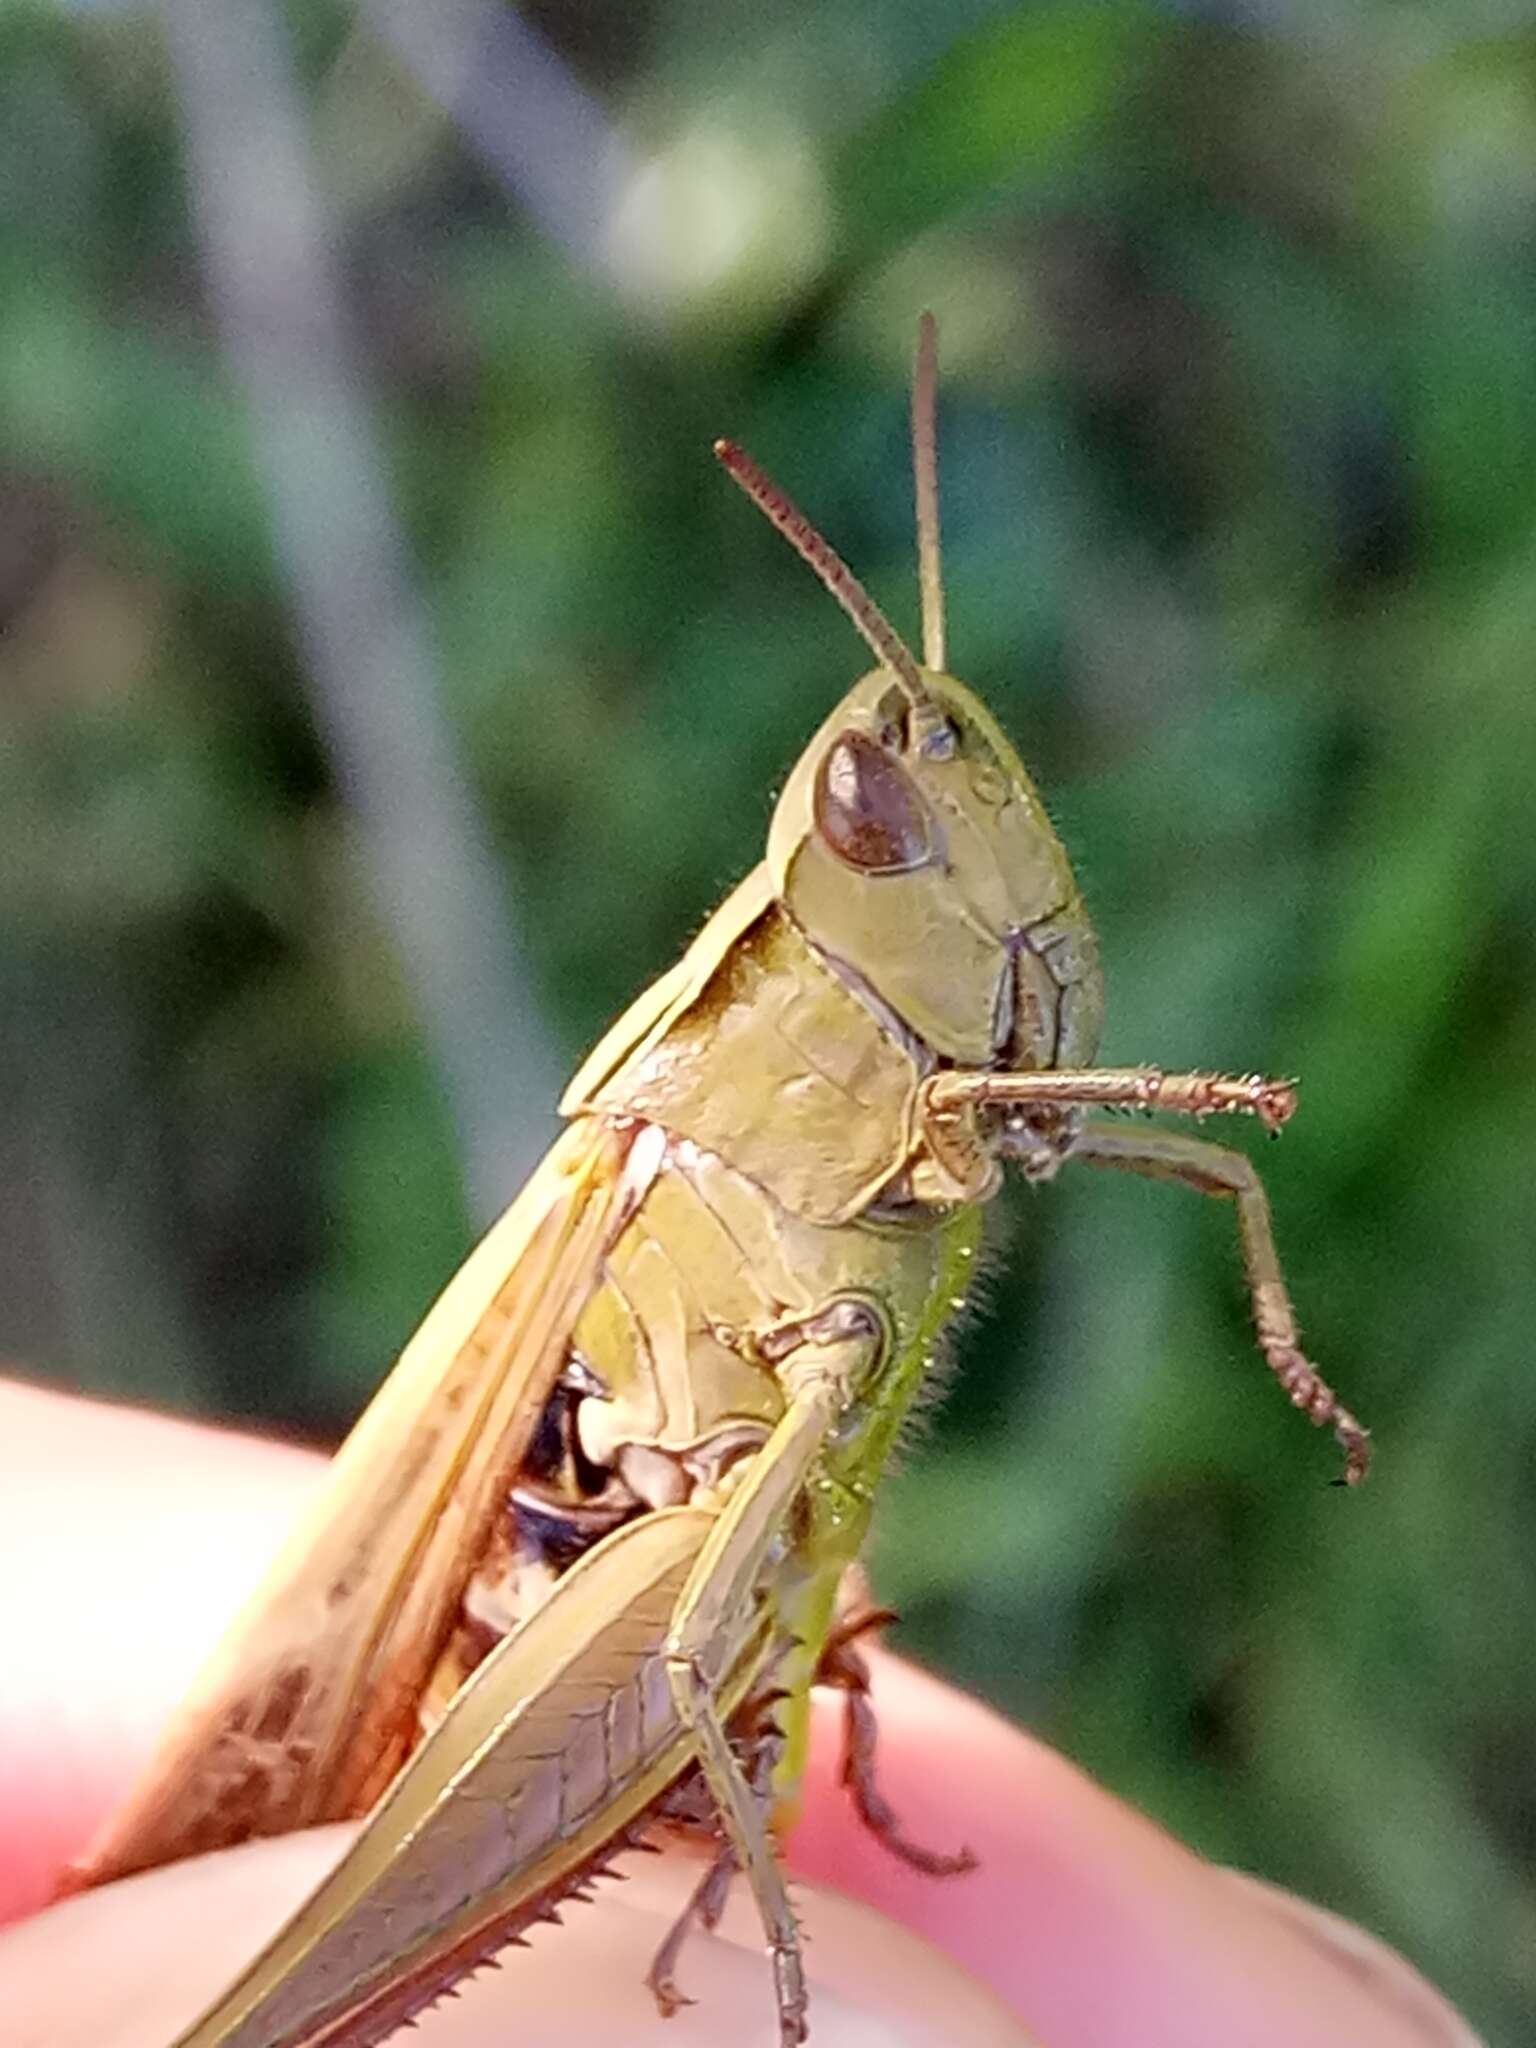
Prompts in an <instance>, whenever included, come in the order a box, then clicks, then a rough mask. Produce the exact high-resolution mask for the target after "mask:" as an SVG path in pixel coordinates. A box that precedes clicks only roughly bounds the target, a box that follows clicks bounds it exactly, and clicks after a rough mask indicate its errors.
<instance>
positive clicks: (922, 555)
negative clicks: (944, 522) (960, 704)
mask: <svg viewBox="0 0 1536 2048" xmlns="http://www.w3.org/2000/svg"><path fill="white" fill-rule="evenodd" d="M938 387H939V330H938V323H937V322H936V321H935V319H934V317H933V315H932V314H931V313H925V314H924V315H923V317H922V318H921V319H920V320H919V321H918V323H917V360H916V362H915V363H914V364H913V368H912V481H913V485H914V488H915V494H916V498H917V576H918V586H919V588H920V589H921V591H922V599H923V666H924V667H925V668H933V669H938V670H939V672H940V673H941V674H942V673H943V671H944V574H943V570H942V568H941V567H940V559H939V438H938V433H937V431H936V428H935V424H934V415H935V413H936V411H937V407H938Z"/></svg>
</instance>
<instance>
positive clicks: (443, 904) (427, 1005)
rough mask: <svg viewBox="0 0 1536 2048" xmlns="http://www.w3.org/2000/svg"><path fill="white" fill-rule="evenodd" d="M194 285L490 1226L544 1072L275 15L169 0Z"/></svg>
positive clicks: (388, 920) (232, 2)
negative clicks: (245, 429) (214, 333)
mask: <svg viewBox="0 0 1536 2048" xmlns="http://www.w3.org/2000/svg"><path fill="white" fill-rule="evenodd" d="M162 21H163V24H164V31H165V36H166V41H167V44H168V46H169V50H170V55H171V59H172V63H173V67H174V71H175V77H176V86H177V93H178V97H179V102H180V110H181V118H182V122H183V126H184V130H185V136H186V149H187V158H188V170H189V183H190V186H191V193H192V200H193V205H194V210H195V216H196V225H197V229H198V233H199V237H200V240H201V244H202V251H203V260H204V263H205V265H206V269H207V275H208V281H209V287H210V291H211V294H212V298H213V302H214V306H215V309H216V312H217V316H218V319H219V322H220V326H221V329H222V334H223V340H224V346H225V348H226V350H227V351H228V355H229V359H230V362H231V364H232V366H233V369H234V374H235V376H236V378H237V380H238V382H239V384H240V386H241V388H242V391H243V395H244V398H245V402H246V405H247V407H248V409H249V413H250V418H251V424H252V433H253V439H254V443H255V454H256V460H257V463H258V467H259V470H260V473H261V476H262V479H263V482H264V484H265V487H266V491H267V496H268V499H269V502H270V506H271V516H272V525H273V534H274V541H275V547H276V552H277V556H278V559H279V562H280V564H281V567H282V571H283V574H284V577H285V579H286V583H287V589H288V599H289V603H290V605H291V607H292V610H293V614H294V618H295V620H296V623H297V627H298V632H299V636H300V640H301V642H302V645H303V648H304V653H305V656H306V667H307V673H308V676H309V680H310V687H311V690H312V693H313V700H314V711H315V717H316V720H317V723H318V725H319V727H320V730H321V732H322V734H323V736H324V738H325V741H326V744H327V747H328V749H329V751H330V755H331V759H332V762H333V766H334V770H335V774H336V780H337V783H338V785H339V787H340V789H341V791H342V794H343V796H344V798H345V799H346V801H347V803H348V804H349V805H350V807H351V809H352V811H353V813H354V815H355V816H356V818H357V820H358V822H359V825H360V827H361V839H362V845H363V849H364V854H365V858H366V862H367V867H368V873H369V879H370V882H371V885H372V889H373V894H374V898H375V902H376V904H377V906H378V909H379V912H380V914H381V916H382V917H383V919H384V921H385V924H386V925H387V927H388V929H389V930H390V932H391V934H392V936H393V938H394V942H395V944H396V946H397V947H398V949H399V953H400V957H401V960H402V963H403V966H404V971H405V974H406V977H407V980H408V982H409V984H410V986H411V989H412V992H413V994H414V997H415V1000H416V1003H417V1006H418V1011H419V1014H420V1018H421V1022H422V1027H423V1030H424V1032H425V1034H426V1037H427V1040H428V1043H429V1046H430V1049H431V1052H432V1056H433V1059H434V1061H435V1063H436V1066H437V1069H438V1072H439V1074H440V1075H441V1077H442V1081H443V1085H444V1087H445V1088H446V1090H447V1093H448V1098H449V1103H450V1109H451V1114H452V1117H453V1121H454V1124H455V1127H456V1131H457V1136H458V1142H459V1147H460V1156H461V1158H462V1160H463V1162H464V1173H465V1180H466V1185H467V1193H468V1197H469V1201H470V1204H471V1207H472V1208H473V1210H474V1211H475V1212H476V1214H477V1216H478V1217H480V1218H482V1219H483V1218H484V1217H485V1216H487V1215H489V1214H490V1213H492V1212H493V1211H494V1210H495V1209H496V1208H497V1207H499V1206H500V1205H501V1203H503V1202H504V1201H505V1200H506V1197H507V1194H508V1192H509V1191H510V1189H512V1188H513V1187H515V1186H516V1184H517V1182H518V1181H519V1180H520V1179H521V1178H522V1177H523V1175H524V1174H525V1173H526V1172H527V1171H528V1169H529V1167H530V1166H531V1165H532V1164H533V1162H534V1159H535V1158H536V1156H537V1154H538V1152H539V1150H540V1149H541V1146H542V1144H543V1142H544V1138H545V1135H546V1134H545V1129H544V1118H543V1116H542V1115H541V1114H540V1113H539V1111H538V1110H536V1109H535V1108H534V1105H543V1104H546V1103H552V1102H553V1101H554V1099H555V1096H556V1093H557V1088H558V1077H559V1068H558V1065H557V1062H556V1060H555V1058H554V1056H553V1053H552V1050H551V1047H550V1045H549V1043H548V1041H547V1039H546V1036H545V1032H544V1028H543V1024H542V1020H541V1019H540V1017H539V1014H538V1012H537V1009H536V1007H535V1004H534V1001H533V998H532V994H531V991H530V987H529V978H528V974H527V970H526V968H525V966H524V963H523V959H522V955H521V948H520V946H519V944H518V942H517V939H516V936H515V934H514V933H513V931H512V929H511V928H510V924H509V919H508V913H507V909H506V906H505V903H504V901H503V895H502V889H501V884H500V881H499V878H498V875H497V869H496V861H495V857H494V852H493V849H492V846H491V843H490V838H489V835H488V833H487V831H486V828H485V825H484V823H483V820H482V819H481V816H480V814H479V812H478V810H477V807H476V805H475V802H474V799H473V796H472V794H471V788H470V781H469V776H468V773H467V769H466V767H465V764H464V762H463V760H462V759H461V758H460V756H459V752H458V749H457V745H456V742H455V739H454V735H453V733H452V732H451V730H450V729H449V727H448V725H447V722H446V721H445V719H444V717H443V715H442V711H441V708H440V699H439V690H438V680H437V675H436V670H435V662H434V657H433V652H432V649H431V645H430V635H429V632H428V628H427V623H426V620H425V617H424V615H423V610H422V607H421V604H420V602H419V599H418V597H417V595H416V592H415V590H414V589H413V587H412V579H411V574H410V570H409V567H408V564H407V562H406V559H405V549H404V546H403V543H402V540H401V536H400V534H399V531H398V528H397V526H396V523H395V520H394V517H393V514H392V511H391V507H390V499H389V491H388V486H387V482H386V478H385V473H384V464H383V461H382V457H381V452H380V448H379V443H378V436H377V434H376V431H375V428H374V423H373V419H372V416H371V412H370V407H369V403H368V399H367V397H366V395H365V391H364V386H363V379H362V375H361V372H360V368H359V365H358V363H357V361H356V358H355V354H354V351H353V348H352V346H351V343H350V338H349V335H348V332H347V323H346V319H345V317H344V313H343V308H342V303H341V293H340V290H339V288H338V284H337V279H336V274H335V263H334V255H333V251H332V248H331V239H332V238H331V234H330V232H329V227H328V223H327V221H326V219H325V215H324V208H323V203H322V200H321V197H320V195H319V193H318V191H317V189H316V186H315V183H314V180H313V178H312V176H311V174H310V169H309V165H308V161H307V152H306V146H305V138H304V134H303V129H302V124H301V116H300V109H299V102H298V96H297V93H296V90H295V86H294V80H293V75H292V69H291V65H290V61H289V56H288V51H287V48H286V46H285V42H284V29H283V24H282V22H281V19H280V17H279V15H278V12H277V10H276V8H275V7H274V6H273V5H272V4H271V0H165V4H164V6H163V8H162Z"/></svg>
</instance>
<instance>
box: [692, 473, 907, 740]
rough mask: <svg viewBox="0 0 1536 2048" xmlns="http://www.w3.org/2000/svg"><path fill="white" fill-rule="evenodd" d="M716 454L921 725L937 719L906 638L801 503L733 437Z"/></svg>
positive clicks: (730, 475) (734, 481) (729, 474)
mask: <svg viewBox="0 0 1536 2048" xmlns="http://www.w3.org/2000/svg"><path fill="white" fill-rule="evenodd" d="M715 454H716V456H717V457H718V458H719V461H720V464H721V466H722V468H723V469H724V470H725V472H726V474H727V475H728V476H729V477H730V478H731V480H732V482H733V483H737V484H739V485H740V486H741V488H742V490H744V491H745V492H746V494H747V496H748V497H749V498H750V499H751V500H752V502H753V504H754V505H755V506H756V507H757V509H758V510H759V512H761V513H762V514H763V516H764V518H765V519H767V521H768V523H769V525H770V526H774V527H777V529H778V531H779V532H780V533H782V534H783V536H784V538H785V539H786V540H787V541H788V542H789V544H790V546H791V547H792V548H793V549H794V550H795V552H796V554H797V555H799V556H800V558H801V559H802V560H803V561H805V562H808V563H809V564H810V566H811V568H812V569H814V570H815V572H816V575H817V578H818V580H819V581H820V583H821V585H822V587H823V589H825V590H827V591H830V593H831V594H832V596H833V597H835V598H836V599H837V601H838V603H839V604H840V605H841V606H842V608H843V610H844V611H845V612H846V613H847V615H848V617H849V619H850V620H852V622H853V625H854V627H855V628H856V630H857V631H858V632H859V633H860V634H861V635H862V636H863V639H864V640H865V642H866V644H867V645H868V646H869V648H870V650H871V651H872V653H873V654H874V657H875V659H876V660H877V661H878V662H879V664H880V666H881V667H882V668H888V669H889V670H890V671H891V673H892V674H893V675H894V676H895V678H896V680H897V681H898V682H899V683H900V685H901V687H902V689H903V690H904V691H905V692H906V695H907V700H908V702H909V703H910V704H911V706H912V711H913V714H914V718H915V720H916V722H917V723H918V724H919V726H921V727H926V726H928V725H931V724H937V723H939V722H941V721H942V719H943V713H942V712H941V711H940V710H939V707H938V706H937V705H936V704H935V703H934V701H933V699H932V697H931V696H930V695H929V694H928V690H927V687H926V686H925V684H924V682H923V679H922V675H921V674H920V672H919V670H918V666H917V663H916V662H915V661H914V660H913V658H912V654H911V651H910V650H909V648H908V647H907V644H906V642H905V641H904V640H903V639H902V637H901V635H900V634H899V633H898V632H897V631H896V628H895V627H894V626H893V625H892V624H891V622H890V620H889V619H888V618H887V617H886V616H885V614H884V612H883V611H881V609H880V607H879V606H878V605H877V604H876V603H875V600H874V599H873V598H872V597H871V596H870V594H869V592H868V591H867V590H866V589H865V588H864V586H863V584H862V583H861V582H860V581H859V579H858V577H857V576H855V575H854V573H853V571H852V570H851V569H850V568H849V567H848V564H847V563H846V562H845V561H844V560H843V558H842V556H841V555H839V554H838V552H837V550H836V549H835V548H834V547H833V546H832V544H831V542H830V541H826V540H823V539H822V537H821V535H820V534H819V533H818V532H817V531H816V529H815V527H814V526H812V524H811V522H810V521H809V519H807V518H806V516H805V514H804V513H803V512H802V511H801V510H800V508H799V506H798V505H796V504H795V503H794V501H793V500H792V499H790V498H788V497H786V496H785V494H784V492H783V491H781V490H780V489H779V487H778V485H777V484H776V483H775V482H774V481H773V479H772V478H771V477H770V476H769V475H768V474H767V472H766V471H764V470H761V469H759V468H758V466H757V464H756V463H755V462H754V461H753V460H752V458H751V456H750V455H748V454H747V452H746V450H745V449H744V448H738V447H737V446H736V443H735V442H734V441H717V442H716V443H715Z"/></svg>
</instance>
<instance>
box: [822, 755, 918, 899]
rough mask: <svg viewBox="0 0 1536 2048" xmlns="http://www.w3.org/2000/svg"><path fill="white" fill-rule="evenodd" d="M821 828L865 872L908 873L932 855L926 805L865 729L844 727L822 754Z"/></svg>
mask: <svg viewBox="0 0 1536 2048" xmlns="http://www.w3.org/2000/svg"><path fill="white" fill-rule="evenodd" d="M816 829H817V830H818V831H819V832H820V834H821V836H822V838H823V839H825V841H826V842H827V844H828V846H830V847H831V849H832V851H833V852H834V853H835V854H836V855H837V857H838V859H839V860H840V861H843V862H845V863H846V864H847V865H848V866H849V867H851V868H857V869H858V870H859V872H860V873H861V874H866V875H899V874H905V873H907V872H908V871H909V870H910V869H912V868H920V867H922V866H923V865H924V864H925V862H927V861H928V860H929V859H931V858H932V854H933V833H932V830H931V827H930V824H929V819H928V811H927V807H926V806H925V805H924V803H923V800H922V798H921V797H920V796H919V795H918V793H917V791H916V789H915V788H914V787H913V784H912V781H911V778H910V777H909V776H908V775H907V773H906V771H905V770H904V769H903V768H901V767H900V766H899V765H898V763H896V762H895V761H893V760H892V759H891V757H890V755H889V754H887V753H886V752H885V750H884V749H883V748H882V747H879V746H877V745H876V744H875V742H874V741H873V740H872V739H868V738H866V737H865V735H864V734H863V733H861V732H845V733H844V734H843V735H842V736H841V738H839V739H836V740H834V741H833V743H832V745H831V746H830V747H829V748H828V749H827V751H826V753H825V755H824V756H823V757H822V763H821V766H820V768H819V769H818V770H817V772H816Z"/></svg>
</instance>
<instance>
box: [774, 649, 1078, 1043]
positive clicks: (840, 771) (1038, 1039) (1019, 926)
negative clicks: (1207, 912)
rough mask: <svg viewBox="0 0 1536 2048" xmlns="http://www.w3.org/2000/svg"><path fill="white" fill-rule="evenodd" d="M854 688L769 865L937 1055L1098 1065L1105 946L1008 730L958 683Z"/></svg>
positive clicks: (814, 923)
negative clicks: (917, 689) (916, 690)
mask: <svg viewBox="0 0 1536 2048" xmlns="http://www.w3.org/2000/svg"><path fill="white" fill-rule="evenodd" d="M916 673H917V676H918V678H919V680H920V684H921V688H922V693H923V695H922V698H921V699H920V700H918V701H916V702H914V700H913V699H912V697H911V696H910V694H909V690H910V685H909V684H908V683H907V682H905V681H903V679H901V678H900V677H898V676H896V675H895V674H893V673H892V672H891V671H890V670H889V669H877V670H875V671H874V672H873V673H872V674H870V675H867V676H865V677H864V678H863V679H862V680H861V681H860V682H858V683H856V684H855V685H854V687H853V689H852V690H850V691H849V693H848V695H847V696H846V697H845V698H844V699H843V701H842V703H841V704H839V705H838V707H837V709H836V710H835V711H834V712H833V714H832V716H831V717H830V718H829V719H828V720H827V722H826V724H825V725H824V726H823V727H822V728H821V730H820V732H819V733H817V735H816V737H815V739H814V740H812V742H811V744H810V746H809V747H808V748H807V749H806V751H805V753H804V754H803V755H802V756H801V758H800V760H799V762H798V763H797V765H796V767H795V770H794V772H793V774H792V775H791V776H790V779H789V782H788V784H787V786H786V788H785V790H784V794H783V795H782V797H781V798H780V799H779V803H778V807H777V809H776V810H775V812H774V817H773V825H772V828H771V830H770V833H769V838H768V863H769V869H770V872H771V874H772V876H773V882H774V887H775V891H776V893H777V895H778V897H779V900H780V901H781V902H782V903H783V904H784V906H785V908H786V909H787V910H788V911H789V913H790V915H791V916H792V917H793V918H794V920H795V922H796V923H797V924H798V925H799V926H800V928H801V929H802V930H803V931H804V932H805V933H806V934H807V935H808V936H809V937H810V938H812V939H813V940H814V941H815V942H816V944H817V945H818V946H820V947H822V948H824V949H825V951H826V952H827V953H828V954H830V955H831V956H832V958H834V959H835V960H837V961H839V962H840V963H841V964H842V965H843V966H845V967H846V968H848V969H851V970H852V972H853V973H854V974H855V975H857V976H858V977H859V978H860V979H861V980H862V981H863V982H864V983H865V984H866V985H867V986H868V987H869V988H870V989H871V990H872V991H873V992H874V993H875V994H876V995H877V996H878V997H879V998H880V999H881V1000H882V1001H883V1002H884V1003H886V1004H887V1005H888V1006H889V1008H890V1009H891V1010H893V1011H894V1012H895V1013H896V1015H897V1016H898V1017H899V1018H900V1019H901V1021H902V1022H903V1023H904V1024H906V1025H907V1026H908V1027H909V1028H910V1029H911V1030H912V1031H913V1032H914V1033H915V1034H916V1035H917V1036H918V1037H919V1038H920V1039H922V1040H923V1041H924V1042H925V1043H926V1044H927V1045H928V1046H930V1047H931V1048H932V1049H933V1051H934V1052H936V1053H938V1054H940V1055H941V1056H942V1057H944V1058H947V1059H951V1060H955V1061H957V1062H960V1063H961V1064H963V1065H967V1066H990V1065H993V1064H998V1065H1001V1066H1004V1067H1009V1068H1017V1067H1052V1066H1076V1065H1082V1064H1086V1063H1087V1062H1089V1061H1090V1060H1091V1059H1092V1057H1093V1055H1094V1052H1095V1051H1096V1050H1097V1044H1098V1034H1099V1022H1100V1015H1101V1010H1102V994H1101V990H1100V983H1099V973H1098V962H1097V949H1096V946H1095V942H1094V937H1093V931H1092V927H1091V926H1090V925H1089V923H1088V920H1087V916H1086V914H1085V912H1084V910H1083V904H1082V898H1081V897H1080V895H1079V894H1078V889H1077V883H1076V881H1075V880H1074V878H1073V874H1072V870H1071V868H1070V866H1069V865H1068V862H1067V856H1066V854H1065V852H1064V851H1063V849H1062V845H1061V842H1060V840H1059V839H1058V838H1057V837H1056V834H1055V832H1054V831H1053V830H1052V828H1051V823H1050V820H1049V819H1048V818H1047V817H1046V814H1045V809H1044V806H1043V805H1042V804H1041V801H1040V798H1039V795H1038V793H1037V791H1036V789H1035V786H1034V784H1033V783H1032V782H1031V781H1030V778H1029V776H1028V774H1027V773H1026V772H1025V769H1024V766H1023V764H1022V762H1021V761H1020V760H1019V757H1018V755H1017V754H1016V753H1015V752H1014V750H1013V748H1012V746H1010V744H1009V743H1008V741H1007V739H1006V738H1005V737H1004V736H1003V733H1002V731H1001V730H1000V728H999V727H998V725H997V722H996V720H995V719H994V718H993V717H992V716H991V714H990V713H989V712H988V711H987V710H986V709H985V707H984V706H983V705H982V704H981V703H980V701H979V700H978V699H977V698H976V697H975V696H974V695H973V694H972V692H971V691H970V690H968V689H967V688H966V686H965V685H964V683H960V682H957V681H956V680H955V679H954V677H953V676H947V675H943V674H940V673H939V672H938V671H936V670H933V669H919V670H917V671H916Z"/></svg>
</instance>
